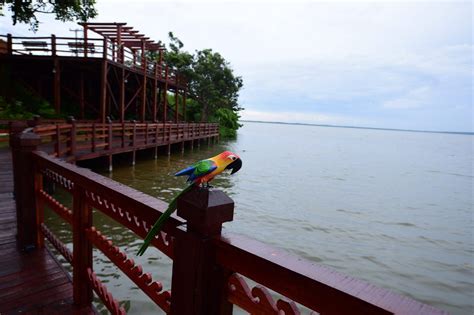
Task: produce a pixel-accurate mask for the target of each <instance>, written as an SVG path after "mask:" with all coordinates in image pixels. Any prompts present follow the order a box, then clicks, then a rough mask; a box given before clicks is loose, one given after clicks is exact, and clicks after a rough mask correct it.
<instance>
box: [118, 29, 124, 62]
mask: <svg viewBox="0 0 474 315" xmlns="http://www.w3.org/2000/svg"><path fill="white" fill-rule="evenodd" d="M117 51H118V52H117V54H118V56H117V59H118V62H119V63H122V64H123V46H122V25H118V26H117Z"/></svg>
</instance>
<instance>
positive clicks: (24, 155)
mask: <svg viewBox="0 0 474 315" xmlns="http://www.w3.org/2000/svg"><path fill="white" fill-rule="evenodd" d="M40 143H41V138H40V136H38V135H37V134H35V133H17V134H14V135H13V139H12V140H11V144H12V159H13V180H14V191H15V201H16V217H17V246H18V248H19V249H20V250H23V251H29V250H32V249H34V248H35V247H36V246H38V244H41V242H40V240H39V239H38V235H39V231H38V225H37V222H38V217H37V215H38V213H37V211H36V202H35V180H34V179H35V176H34V174H35V163H34V159H33V153H32V152H33V151H36V150H37V147H38V145H39V144H40Z"/></svg>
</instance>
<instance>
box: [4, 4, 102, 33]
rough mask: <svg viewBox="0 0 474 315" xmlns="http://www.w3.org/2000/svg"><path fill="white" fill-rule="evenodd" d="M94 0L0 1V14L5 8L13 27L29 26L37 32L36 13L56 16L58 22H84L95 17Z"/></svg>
mask: <svg viewBox="0 0 474 315" xmlns="http://www.w3.org/2000/svg"><path fill="white" fill-rule="evenodd" d="M94 5H95V0H61V1H46V0H42V1H40V0H36V1H34V0H32V1H18V0H3V1H0V12H1V11H2V10H3V7H4V6H6V7H7V8H8V10H9V11H11V12H12V20H13V25H16V23H18V22H20V23H26V24H30V29H31V30H33V31H37V30H38V26H39V21H38V18H37V17H36V15H37V13H47V14H54V15H56V19H58V20H60V21H63V22H65V21H73V20H79V21H82V22H86V21H87V20H88V19H91V18H93V17H95V16H96V15H97V11H96V10H95V8H94Z"/></svg>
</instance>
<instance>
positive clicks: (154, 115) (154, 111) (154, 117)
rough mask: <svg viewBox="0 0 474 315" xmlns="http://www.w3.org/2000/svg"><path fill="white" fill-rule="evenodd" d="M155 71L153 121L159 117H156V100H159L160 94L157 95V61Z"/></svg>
mask: <svg viewBox="0 0 474 315" xmlns="http://www.w3.org/2000/svg"><path fill="white" fill-rule="evenodd" d="M154 70H155V72H154V80H153V111H152V112H153V114H152V115H153V118H152V121H153V122H156V121H157V119H156V114H157V113H156V102H157V98H158V95H157V92H158V91H157V88H158V67H157V65H156V62H155V69H154Z"/></svg>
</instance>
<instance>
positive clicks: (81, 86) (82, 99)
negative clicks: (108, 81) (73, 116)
mask: <svg viewBox="0 0 474 315" xmlns="http://www.w3.org/2000/svg"><path fill="white" fill-rule="evenodd" d="M79 107H80V108H81V113H80V115H79V117H80V119H84V116H85V107H86V99H85V95H84V72H83V71H81V73H80V74H79Z"/></svg>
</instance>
